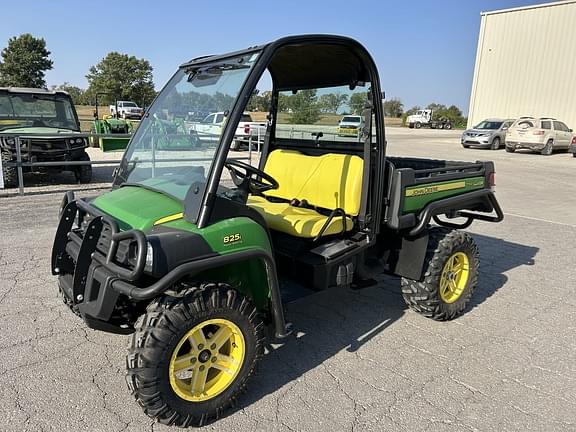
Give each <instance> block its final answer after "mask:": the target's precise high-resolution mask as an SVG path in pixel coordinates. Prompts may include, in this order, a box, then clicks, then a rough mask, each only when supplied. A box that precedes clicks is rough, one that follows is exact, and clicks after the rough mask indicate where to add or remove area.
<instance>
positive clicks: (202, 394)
mask: <svg viewBox="0 0 576 432" xmlns="http://www.w3.org/2000/svg"><path fill="white" fill-rule="evenodd" d="M227 323H228V324H227ZM228 325H229V326H230V327H229V328H230V329H232V331H231V332H228V330H229V328H228ZM135 328H136V332H135V333H134V335H133V337H132V342H131V347H130V350H129V353H128V356H127V358H126V365H127V376H126V381H127V384H128V387H129V388H130V391H131V392H132V395H133V396H134V397H135V398H136V400H137V402H138V404H139V405H140V406H141V407H142V409H143V410H144V412H145V413H146V414H147V415H148V416H150V417H152V418H154V419H157V420H158V421H159V422H160V423H163V424H167V425H176V426H180V427H188V426H201V425H204V424H206V423H207V422H209V421H210V420H212V419H214V418H218V417H219V416H220V415H221V414H222V412H223V411H224V409H226V408H227V407H229V406H230V405H231V404H233V403H234V400H235V399H236V398H237V396H238V395H239V394H240V393H241V392H243V391H244V390H245V388H246V383H247V381H248V379H249V378H250V377H251V376H252V375H253V374H254V372H255V370H256V365H257V363H258V361H259V360H260V358H261V357H262V355H263V352H264V340H265V338H264V324H263V323H262V321H261V319H260V317H259V316H258V314H257V311H256V308H255V307H254V305H253V304H252V303H251V302H250V300H249V299H248V298H247V297H245V296H244V295H242V294H240V293H239V292H237V291H236V290H234V289H232V288H231V287H230V286H228V285H225V284H203V285H201V286H199V287H193V288H189V289H188V290H187V291H186V292H185V293H184V294H183V296H182V297H179V298H174V297H170V296H163V297H161V298H159V299H156V300H154V301H153V302H152V303H150V305H148V307H147V309H146V314H145V315H143V316H141V317H140V318H139V319H138V321H137V322H136V326H135ZM222 329H224V330H225V332H223V334H225V335H226V334H228V335H229V336H224V337H223V338H219V337H218V336H216V335H217V334H219V331H220V330H222ZM217 341H220V342H217ZM217 343H218V345H217ZM193 344H194V345H193ZM238 350H240V351H241V352H242V355H241V356H240V357H238V356H237V354H238V352H239V351H238ZM222 351H225V352H224V353H222ZM202 357H204V358H202ZM214 359H216V360H214ZM239 359H240V360H239ZM222 362H224V364H226V367H225V368H222V365H221V363H222ZM224 370H226V372H224ZM200 371H203V372H200ZM202 374H203V375H202ZM188 380H189V381H190V383H188ZM199 380H200V381H199ZM219 380H224V384H222V382H219ZM193 386H199V387H196V388H195V389H194V390H192V388H193ZM210 393H212V394H210Z"/></svg>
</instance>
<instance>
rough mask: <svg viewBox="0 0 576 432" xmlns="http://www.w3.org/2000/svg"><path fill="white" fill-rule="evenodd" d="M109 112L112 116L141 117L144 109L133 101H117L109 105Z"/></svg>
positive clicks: (124, 117)
mask: <svg viewBox="0 0 576 432" xmlns="http://www.w3.org/2000/svg"><path fill="white" fill-rule="evenodd" d="M116 107H118V115H116ZM110 114H111V115H113V116H114V117H122V118H123V119H127V118H134V119H141V118H142V116H143V115H144V110H143V109H142V108H140V107H139V106H138V105H136V104H135V103H134V102H131V101H118V102H116V104H114V105H110Z"/></svg>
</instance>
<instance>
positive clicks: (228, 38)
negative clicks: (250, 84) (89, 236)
mask: <svg viewBox="0 0 576 432" xmlns="http://www.w3.org/2000/svg"><path fill="white" fill-rule="evenodd" d="M198 3H201V4H198ZM536 3H543V1H535V0H532V1H530V0H499V1H498V0H450V1H449V0H435V1H430V0H428V1H421V0H411V1H386V0H381V1H378V0H366V1H364V2H360V1H353V0H346V1H340V0H333V1H312V0H308V1H303V0H289V1H285V2H282V3H281V4H280V3H279V2H274V1H266V2H264V1H260V0H253V1H250V2H238V1H227V0H221V1H219V2H216V1H212V2H195V1H190V0H189V1H179V0H174V1H166V0H165V1H157V0H156V1H148V0H140V1H138V2H135V1H129V0H125V1H118V2H113V3H106V2H85V1H84V2H79V1H68V0H60V1H40V0H28V1H20V2H14V1H11V2H7V4H6V5H4V6H3V7H2V18H3V19H2V25H1V26H0V48H4V47H5V46H6V44H7V42H8V39H9V38H10V37H12V36H17V35H20V34H22V33H31V34H33V35H34V36H36V37H43V38H44V39H45V40H46V43H47V48H48V50H49V51H51V59H52V60H53V61H54V68H53V69H52V70H51V71H49V72H47V74H46V81H47V84H48V86H51V85H59V84H62V83H64V82H68V83H70V84H73V85H76V86H78V87H81V88H86V87H87V86H88V83H87V81H86V77H85V75H86V74H87V73H88V69H89V68H90V66H92V65H95V64H97V63H98V62H99V61H100V60H101V59H102V58H104V57H105V56H106V54H107V53H109V52H110V51H118V52H121V53H125V54H129V55H134V56H136V57H138V58H145V59H147V60H148V61H149V62H150V63H151V65H152V66H153V68H154V82H155V85H156V88H157V89H160V88H161V87H162V86H163V85H164V84H165V83H166V81H167V80H168V79H169V78H170V76H171V75H172V74H173V73H174V72H175V70H176V68H177V67H178V65H179V64H181V63H183V62H184V61H186V60H188V59H191V58H194V57H199V56H202V55H208V54H219V53H225V52H228V51H235V50H238V49H242V48H246V47H248V46H253V45H259V44H262V43H266V42H268V41H271V40H274V39H276V38H279V37H282V36H287V35H293V34H302V33H330V34H340V35H346V36H351V37H353V38H355V39H357V40H358V41H360V42H361V43H362V44H363V45H364V46H365V47H366V48H367V49H368V50H369V51H370V53H371V54H372V56H373V57H374V60H375V61H376V64H377V66H378V70H379V72H380V81H381V85H382V89H383V90H384V91H385V92H386V96H387V99H390V98H393V97H397V98H399V99H400V100H401V101H402V102H403V103H404V108H405V109H408V108H411V107H413V106H415V105H419V106H426V105H428V104H429V103H431V102H436V103H442V104H445V105H452V104H454V105H456V106H458V107H459V108H460V109H462V111H463V112H464V113H467V111H468V103H469V98H470V89H471V86H472V75H473V72H474V62H475V57H476V46H477V43H478V31H479V28H480V12H481V11H490V10H496V9H506V8H511V7H518V6H525V5H531V4H536Z"/></svg>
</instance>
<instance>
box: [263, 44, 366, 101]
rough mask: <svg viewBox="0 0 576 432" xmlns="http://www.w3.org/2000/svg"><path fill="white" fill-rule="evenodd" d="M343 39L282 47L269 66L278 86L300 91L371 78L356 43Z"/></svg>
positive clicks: (352, 83) (278, 87) (364, 80)
mask: <svg viewBox="0 0 576 432" xmlns="http://www.w3.org/2000/svg"><path fill="white" fill-rule="evenodd" d="M344 41H346V40H344ZM347 41H351V40H347ZM342 42H343V41H338V42H336V41H333V42H329V41H326V42H321V41H319V42H314V43H310V42H308V43H304V44H293V45H286V46H283V47H281V48H279V49H278V51H276V52H275V54H274V55H273V57H272V60H271V62H270V65H269V67H268V69H269V71H270V74H271V75H272V79H273V80H274V84H275V86H276V88H277V89H278V90H296V89H306V88H321V87H335V86H343V85H355V84H356V83H357V82H366V81H370V76H369V75H370V74H369V72H368V70H367V65H366V60H365V59H363V58H362V54H361V53H360V52H359V49H358V48H357V47H356V46H355V45H356V44H355V43H354V44H350V43H342Z"/></svg>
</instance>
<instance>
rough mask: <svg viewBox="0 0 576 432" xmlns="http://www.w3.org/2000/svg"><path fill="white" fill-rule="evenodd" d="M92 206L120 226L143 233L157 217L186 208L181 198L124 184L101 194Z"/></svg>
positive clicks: (160, 217)
mask: <svg viewBox="0 0 576 432" xmlns="http://www.w3.org/2000/svg"><path fill="white" fill-rule="evenodd" d="M92 205H94V206H95V207H97V208H99V209H100V210H102V211H103V212H104V213H106V214H109V215H110V216H112V217H113V218H114V219H116V220H117V221H118V223H119V225H120V228H121V229H123V230H126V229H130V228H134V229H139V230H142V231H144V232H146V231H149V230H150V229H151V228H152V226H153V225H154V222H156V221H157V220H159V219H162V218H163V217H166V216H170V215H173V214H175V213H180V212H182V210H183V207H182V204H181V203H180V202H179V201H178V200H176V199H174V198H170V197H169V196H167V195H164V194H161V193H159V192H154V191H151V190H148V189H144V188H141V187H136V186H124V187H121V188H118V189H115V190H113V191H111V192H108V193H105V194H104V195H100V196H99V197H98V198H96V199H95V200H94V201H92Z"/></svg>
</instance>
